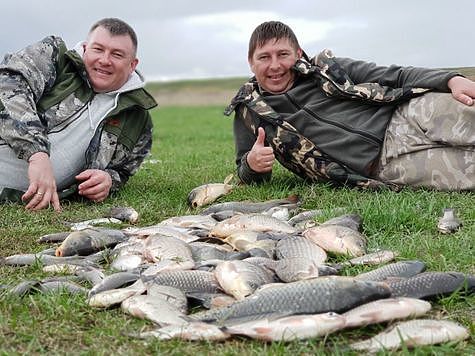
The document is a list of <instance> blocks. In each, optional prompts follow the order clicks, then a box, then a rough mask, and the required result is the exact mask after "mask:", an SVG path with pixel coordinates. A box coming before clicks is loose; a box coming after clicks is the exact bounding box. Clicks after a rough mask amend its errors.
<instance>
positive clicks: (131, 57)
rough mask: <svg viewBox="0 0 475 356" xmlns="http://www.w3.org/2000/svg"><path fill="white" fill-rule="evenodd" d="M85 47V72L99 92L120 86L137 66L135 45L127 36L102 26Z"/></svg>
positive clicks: (112, 89)
mask: <svg viewBox="0 0 475 356" xmlns="http://www.w3.org/2000/svg"><path fill="white" fill-rule="evenodd" d="M83 46H84V55H83V61H84V65H85V66H86V72H87V75H88V77H89V81H90V82H91V85H92V88H93V89H94V91H95V92H97V93H106V92H110V91H114V90H117V89H119V88H120V87H121V86H122V85H124V84H125V83H126V82H127V80H128V78H129V76H130V74H131V73H132V72H133V71H134V70H135V67H136V66H137V63H138V59H137V58H136V57H135V48H134V45H133V43H132V40H131V38H130V37H129V36H128V35H112V34H111V33H110V32H109V31H108V30H107V29H105V28H104V27H101V26H99V27H97V28H96V29H95V30H94V31H92V32H91V33H90V34H89V36H88V39H87V42H86V43H85V44H84V45H83Z"/></svg>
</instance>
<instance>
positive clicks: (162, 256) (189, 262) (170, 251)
mask: <svg viewBox="0 0 475 356" xmlns="http://www.w3.org/2000/svg"><path fill="white" fill-rule="evenodd" d="M143 256H144V257H145V259H147V260H148V261H150V262H163V261H165V260H169V261H175V262H177V263H179V264H180V265H181V266H182V269H190V268H193V266H194V261H193V256H192V254H191V249H190V246H189V245H188V244H187V243H186V242H184V241H182V240H180V239H177V238H176V237H171V236H166V235H158V234H156V235H150V236H149V237H147V239H146V240H145V241H144V250H143Z"/></svg>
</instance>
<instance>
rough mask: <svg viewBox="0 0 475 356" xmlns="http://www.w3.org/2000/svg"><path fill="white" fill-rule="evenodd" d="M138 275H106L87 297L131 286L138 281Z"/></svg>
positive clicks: (118, 273)
mask: <svg viewBox="0 0 475 356" xmlns="http://www.w3.org/2000/svg"><path fill="white" fill-rule="evenodd" d="M139 277H140V275H139V274H138V273H137V272H117V273H113V274H111V275H108V276H106V277H104V278H103V279H102V281H101V282H100V283H98V284H96V285H94V287H93V288H92V289H91V290H90V291H89V296H90V297H91V296H93V295H94V294H97V293H100V292H104V291H106V290H110V289H116V288H121V287H124V286H128V285H131V284H132V283H135V282H136V281H137V280H138V279H139Z"/></svg>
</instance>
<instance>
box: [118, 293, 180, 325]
mask: <svg viewBox="0 0 475 356" xmlns="http://www.w3.org/2000/svg"><path fill="white" fill-rule="evenodd" d="M121 308H122V310H123V311H125V312H126V313H128V314H130V315H132V316H135V317H137V318H140V319H147V320H150V321H152V322H153V323H155V324H157V325H160V326H165V325H180V326H181V325H184V324H186V323H187V322H188V321H187V320H188V318H187V317H186V315H185V314H183V313H182V312H180V311H179V310H178V309H177V308H176V307H175V306H174V305H173V304H171V303H168V302H167V301H166V300H164V299H161V298H153V297H151V296H149V295H134V296H131V297H129V298H127V299H124V301H122V304H121Z"/></svg>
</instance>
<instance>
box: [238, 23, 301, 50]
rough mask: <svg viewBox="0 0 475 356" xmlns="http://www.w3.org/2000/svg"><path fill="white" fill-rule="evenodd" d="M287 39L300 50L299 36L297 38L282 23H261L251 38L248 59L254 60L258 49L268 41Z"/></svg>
mask: <svg viewBox="0 0 475 356" xmlns="http://www.w3.org/2000/svg"><path fill="white" fill-rule="evenodd" d="M282 38H287V39H288V40H289V42H290V44H291V45H292V47H294V48H295V49H296V50H297V49H299V48H300V45H299V41H298V40H297V36H295V33H294V31H292V29H291V28H290V27H289V26H288V25H286V24H284V23H282V22H280V21H267V22H263V23H261V24H260V25H259V26H257V27H256V29H255V30H254V32H252V35H251V38H250V39H249V50H248V52H247V57H248V58H249V59H251V58H252V56H253V55H254V52H255V50H256V48H257V47H261V46H263V45H264V44H265V43H266V42H267V41H269V40H272V39H275V40H276V41H278V40H280V39H282Z"/></svg>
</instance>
